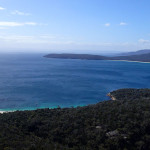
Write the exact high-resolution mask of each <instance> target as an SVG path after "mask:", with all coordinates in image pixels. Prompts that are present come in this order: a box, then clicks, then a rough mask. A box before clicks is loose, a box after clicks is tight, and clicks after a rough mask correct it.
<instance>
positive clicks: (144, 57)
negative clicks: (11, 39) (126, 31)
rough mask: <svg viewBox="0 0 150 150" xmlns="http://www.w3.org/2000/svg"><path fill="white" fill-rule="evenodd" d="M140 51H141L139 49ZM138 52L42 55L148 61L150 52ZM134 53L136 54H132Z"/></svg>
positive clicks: (65, 57)
mask: <svg viewBox="0 0 150 150" xmlns="http://www.w3.org/2000/svg"><path fill="white" fill-rule="evenodd" d="M140 52H141V51H140ZM144 52H145V51H144V50H143V53H142V52H141V53H140V54H137V53H131V55H129V54H128V56H114V57H108V56H101V55H92V54H67V53H66V54H48V55H45V56H44V57H46V58H60V59H86V60H122V61H139V62H150V52H149V51H148V52H149V53H144ZM133 54H136V55H133Z"/></svg>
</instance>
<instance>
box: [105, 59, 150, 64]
mask: <svg viewBox="0 0 150 150" xmlns="http://www.w3.org/2000/svg"><path fill="white" fill-rule="evenodd" d="M107 61H125V62H137V63H145V64H149V63H150V62H144V61H134V60H107Z"/></svg>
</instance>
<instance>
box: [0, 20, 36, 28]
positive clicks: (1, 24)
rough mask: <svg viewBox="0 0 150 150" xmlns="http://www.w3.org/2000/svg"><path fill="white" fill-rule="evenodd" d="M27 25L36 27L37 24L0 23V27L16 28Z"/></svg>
mask: <svg viewBox="0 0 150 150" xmlns="http://www.w3.org/2000/svg"><path fill="white" fill-rule="evenodd" d="M25 25H31V26H35V25H37V23H36V22H23V23H22V22H9V21H8V22H3V21H2V22H0V26H2V27H16V26H25Z"/></svg>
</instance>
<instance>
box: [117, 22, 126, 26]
mask: <svg viewBox="0 0 150 150" xmlns="http://www.w3.org/2000/svg"><path fill="white" fill-rule="evenodd" d="M119 25H120V26H126V25H128V24H127V23H126V22H120V24H119Z"/></svg>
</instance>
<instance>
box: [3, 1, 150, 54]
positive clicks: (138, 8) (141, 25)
mask: <svg viewBox="0 0 150 150" xmlns="http://www.w3.org/2000/svg"><path fill="white" fill-rule="evenodd" d="M149 6H150V0H0V52H56V53H57V52H58V53H59V52H73V53H115V52H128V51H136V50H140V49H150V17H149V14H150V9H149Z"/></svg>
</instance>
